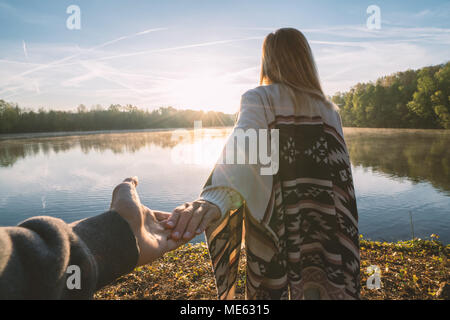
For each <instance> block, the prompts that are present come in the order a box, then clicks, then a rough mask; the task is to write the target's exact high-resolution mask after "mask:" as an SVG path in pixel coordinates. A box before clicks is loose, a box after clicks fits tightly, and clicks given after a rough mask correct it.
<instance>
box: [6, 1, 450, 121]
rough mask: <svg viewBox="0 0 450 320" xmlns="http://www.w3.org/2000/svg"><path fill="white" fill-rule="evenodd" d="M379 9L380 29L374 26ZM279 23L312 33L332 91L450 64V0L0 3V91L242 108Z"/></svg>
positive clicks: (12, 95)
mask: <svg viewBox="0 0 450 320" xmlns="http://www.w3.org/2000/svg"><path fill="white" fill-rule="evenodd" d="M71 5H76V6H78V8H79V9H80V16H79V17H80V19H79V21H80V28H79V29H77V28H75V29H73V28H72V29H70V28H68V27H67V20H68V19H69V22H73V21H75V20H72V19H71V18H72V17H73V16H72V13H73V12H70V13H67V8H68V7H69V6H71ZM371 5H376V6H378V7H379V9H380V17H381V23H380V29H373V28H368V26H367V20H368V19H370V17H371V16H372V15H373V13H372V12H369V13H368V12H367V9H368V7H369V6H371ZM71 25H73V23H72V24H71ZM281 27H294V28H297V29H299V30H301V31H302V32H303V33H304V34H305V35H306V37H307V39H308V41H309V42H310V45H311V47H312V50H313V54H314V57H315V60H316V63H317V66H318V69H319V74H320V77H321V82H322V85H323V88H324V90H325V92H326V94H328V95H333V94H334V93H336V92H338V91H346V90H348V89H349V88H350V87H352V86H353V85H355V84H356V83H358V82H367V81H374V80H376V79H377V78H378V77H380V76H384V75H388V74H392V73H394V72H398V71H404V70H407V69H417V68H421V67H424V66H428V65H435V64H440V63H445V62H447V61H449V60H450V59H449V57H450V55H449V53H450V2H449V1H438V0H427V1H415V0H414V1H377V2H375V1H364V0H358V1H332V0H323V1H321V0H315V1H303V0H296V1H287V0H277V1H266V0H259V1H250V0H247V1H243V0H239V1H235V0H227V1H216V0H208V1H206V0H179V1H176V0H165V1H160V0H147V1H143V0H127V1H125V0H123V1H119V0H109V1H106V0H103V1H102V0H97V1H90V0H83V1H80V0H78V1H76V0H71V1H66V0H59V1H37V0H26V1H25V0H11V1H9V0H0V99H3V100H6V101H8V102H16V103H18V104H19V106H21V107H25V108H33V109H37V108H39V107H44V108H47V109H60V110H69V109H70V110H75V109H76V107H77V106H78V105H79V104H84V105H86V106H87V107H88V108H90V107H91V106H94V105H97V104H100V105H102V106H104V107H108V106H109V105H110V104H122V105H124V104H133V105H136V106H138V107H140V108H143V109H149V110H152V109H155V108H159V107H164V106H173V107H176V108H182V109H185V108H190V109H196V110H199V109H201V110H206V111H209V110H217V111H223V112H227V113H234V112H236V111H238V108H239V101H240V96H241V95H242V94H243V93H244V92H245V91H246V90H248V89H251V88H254V87H256V86H258V80H259V71H260V60H261V46H262V42H263V39H264V37H265V36H266V35H267V34H268V33H270V32H272V31H274V30H276V29H278V28H281Z"/></svg>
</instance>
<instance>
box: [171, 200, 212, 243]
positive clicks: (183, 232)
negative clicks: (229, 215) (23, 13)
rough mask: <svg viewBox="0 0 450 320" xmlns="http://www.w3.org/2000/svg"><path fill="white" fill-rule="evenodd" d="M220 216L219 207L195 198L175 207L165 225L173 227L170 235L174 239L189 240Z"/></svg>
mask: <svg viewBox="0 0 450 320" xmlns="http://www.w3.org/2000/svg"><path fill="white" fill-rule="evenodd" d="M220 216H221V214H220V209H219V208H218V207H217V206H216V205H214V204H212V203H211V202H208V201H205V200H196V201H194V202H186V203H185V204H183V205H181V206H178V207H176V208H175V209H174V210H173V211H172V214H171V215H170V217H169V219H168V220H167V221H166V222H165V226H166V228H169V229H173V230H172V234H171V237H172V239H173V240H174V241H180V240H184V241H189V240H191V239H192V238H194V237H195V236H197V235H199V234H201V233H203V232H204V231H205V230H206V229H207V228H208V227H209V226H210V225H211V224H212V223H214V222H216V221H217V220H219V219H220Z"/></svg>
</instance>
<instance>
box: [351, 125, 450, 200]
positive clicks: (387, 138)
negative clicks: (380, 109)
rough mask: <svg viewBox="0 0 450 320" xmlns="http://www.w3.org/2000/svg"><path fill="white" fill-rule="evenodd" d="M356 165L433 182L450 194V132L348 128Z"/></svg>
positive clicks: (439, 188)
mask: <svg viewBox="0 0 450 320" xmlns="http://www.w3.org/2000/svg"><path fill="white" fill-rule="evenodd" d="M344 131H345V133H344V134H345V137H346V141H347V145H348V149H349V152H350V158H351V161H352V164H353V165H354V166H362V167H364V168H371V170H373V171H376V172H382V173H384V174H387V175H389V176H393V177H400V178H408V179H409V180H410V181H413V182H424V181H427V182H430V183H431V184H432V185H433V186H434V187H435V188H436V189H438V190H440V191H443V192H445V193H446V194H450V178H449V177H450V130H398V129H356V128H345V130H344Z"/></svg>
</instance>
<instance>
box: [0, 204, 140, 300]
mask: <svg viewBox="0 0 450 320" xmlns="http://www.w3.org/2000/svg"><path fill="white" fill-rule="evenodd" d="M138 258H139V248H138V245H137V242H136V237H135V235H134V234H133V232H132V230H131V228H130V225H129V224H128V222H127V221H126V220H124V218H122V217H121V216H120V215H119V214H118V213H116V212H114V211H108V212H106V213H103V214H101V215H98V216H95V217H92V218H88V219H84V220H80V221H77V222H74V223H72V224H66V223H65V222H64V221H62V220H61V219H56V218H52V217H33V218H30V219H28V220H25V221H24V222H22V223H21V224H19V225H18V226H16V227H3V228H0V299H90V298H92V295H93V293H94V292H95V291H96V290H97V289H99V288H100V287H102V286H104V285H106V284H107V283H109V282H111V281H112V280H114V279H115V278H117V277H119V276H120V275H123V274H125V273H128V272H130V271H131V270H133V268H134V267H135V266H136V264H137V261H138ZM69 266H75V268H74V267H72V268H70V269H69V270H68V267H69ZM78 267H79V269H77V268H78ZM77 270H79V276H80V282H79V285H80V288H76V287H75V288H73V284H74V283H76V281H75V280H74V278H73V277H71V276H72V275H74V276H75V277H76V276H77V275H76V273H77V272H78V271H77ZM67 271H69V273H67ZM68 277H71V278H70V279H68ZM68 280H69V281H68ZM67 282H70V284H72V285H69V286H68V285H67ZM69 287H70V288H72V289H69Z"/></svg>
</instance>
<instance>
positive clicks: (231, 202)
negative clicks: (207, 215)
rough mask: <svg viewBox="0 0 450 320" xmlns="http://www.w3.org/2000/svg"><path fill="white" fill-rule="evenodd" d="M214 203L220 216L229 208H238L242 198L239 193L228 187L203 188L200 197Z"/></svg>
mask: <svg viewBox="0 0 450 320" xmlns="http://www.w3.org/2000/svg"><path fill="white" fill-rule="evenodd" d="M199 199H202V200H206V201H208V202H211V203H212V204H215V205H216V206H217V207H218V208H219V209H220V212H221V214H222V216H223V215H224V214H225V213H227V212H228V211H229V210H234V209H238V208H239V207H240V206H241V205H242V199H241V196H240V195H239V193H237V192H236V191H234V190H233V189H230V188H212V189H208V190H204V191H203V192H202V193H201V195H200V198H199Z"/></svg>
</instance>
